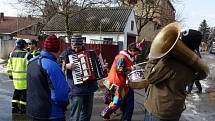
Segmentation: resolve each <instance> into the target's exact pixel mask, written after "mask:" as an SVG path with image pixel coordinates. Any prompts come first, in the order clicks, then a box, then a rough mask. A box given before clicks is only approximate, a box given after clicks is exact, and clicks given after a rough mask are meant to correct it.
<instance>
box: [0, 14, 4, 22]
mask: <svg viewBox="0 0 215 121" xmlns="http://www.w3.org/2000/svg"><path fill="white" fill-rule="evenodd" d="M0 21H4V13H3V12H1V13H0Z"/></svg>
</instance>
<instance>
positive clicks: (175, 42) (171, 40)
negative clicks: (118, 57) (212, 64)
mask: <svg viewBox="0 0 215 121" xmlns="http://www.w3.org/2000/svg"><path fill="white" fill-rule="evenodd" d="M180 31H181V27H180V25H179V23H177V22H173V23H170V24H168V25H167V26H165V27H164V28H163V29H162V30H161V31H160V32H159V33H158V34H157V36H156V37H155V39H154V40H153V42H152V45H151V48H150V53H149V59H150V60H154V59H159V58H162V57H164V56H165V55H166V54H168V53H171V54H172V55H173V56H175V57H176V58H177V59H179V60H181V61H183V62H184V63H185V64H187V65H189V66H190V67H191V68H193V69H194V70H195V71H196V72H197V73H198V77H199V78H198V79H204V78H206V77H207V75H208V74H209V68H208V66H207V64H206V63H205V62H204V61H203V60H202V59H201V58H200V57H199V56H198V55H197V54H195V53H194V52H193V51H192V50H190V49H189V48H188V47H187V46H186V45H185V44H184V43H183V42H182V41H181V38H180V36H181V35H180V33H181V32H180Z"/></svg>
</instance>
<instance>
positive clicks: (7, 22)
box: [0, 16, 39, 34]
mask: <svg viewBox="0 0 215 121" xmlns="http://www.w3.org/2000/svg"><path fill="white" fill-rule="evenodd" d="M38 21H39V19H38V18H34V17H9V16H4V19H3V20H2V19H1V21H0V34H11V33H13V32H17V30H20V29H23V28H25V27H28V26H29V25H32V24H35V23H37V22H38Z"/></svg>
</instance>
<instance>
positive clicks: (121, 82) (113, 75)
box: [107, 51, 133, 86]
mask: <svg viewBox="0 0 215 121" xmlns="http://www.w3.org/2000/svg"><path fill="white" fill-rule="evenodd" d="M120 58H124V59H125V62H126V65H125V66H126V67H131V66H132V65H133V58H131V56H130V55H129V54H128V53H127V52H126V51H120V53H119V54H118V55H117V56H116V57H115V59H114V62H113V64H112V66H111V69H110V72H109V74H108V77H107V80H108V81H109V82H110V83H113V84H115V85H117V86H127V85H126V77H124V78H119V76H118V74H117V71H116V64H117V61H118V60H119V59H120Z"/></svg>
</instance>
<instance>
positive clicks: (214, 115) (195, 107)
mask: <svg viewBox="0 0 215 121" xmlns="http://www.w3.org/2000/svg"><path fill="white" fill-rule="evenodd" d="M203 58H204V59H205V61H206V62H207V63H208V65H209V67H210V71H211V72H210V75H209V77H208V78H207V79H205V81H204V80H203V81H201V83H202V85H203V93H202V94H196V93H194V92H193V93H191V94H190V95H188V97H187V100H186V105H187V109H186V110H185V111H184V112H183V114H182V117H181V119H180V121H215V55H208V54H203ZM0 71H2V69H0ZM195 90H196V88H195V87H194V91H195ZM143 92H144V91H143V90H135V111H134V115H133V118H132V121H143V113H144V107H143V101H144V96H143V95H144V93H143ZM208 92H210V93H208ZM12 93H13V86H12V82H11V81H10V80H9V79H8V78H7V75H6V74H4V72H3V73H2V72H0V121H12V120H13V121H30V119H29V118H27V117H26V116H23V115H16V116H12V114H11V103H10V100H11V97H12ZM102 96H103V92H102V90H99V91H98V92H97V93H96V94H95V99H94V108H93V115H92V119H91V121H102V118H101V117H100V113H99V112H100V110H102V109H103V108H104V107H105V106H106V105H105V104H104V103H103V99H102ZM118 113H119V112H118ZM119 119H120V116H114V117H112V120H111V121H119Z"/></svg>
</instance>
